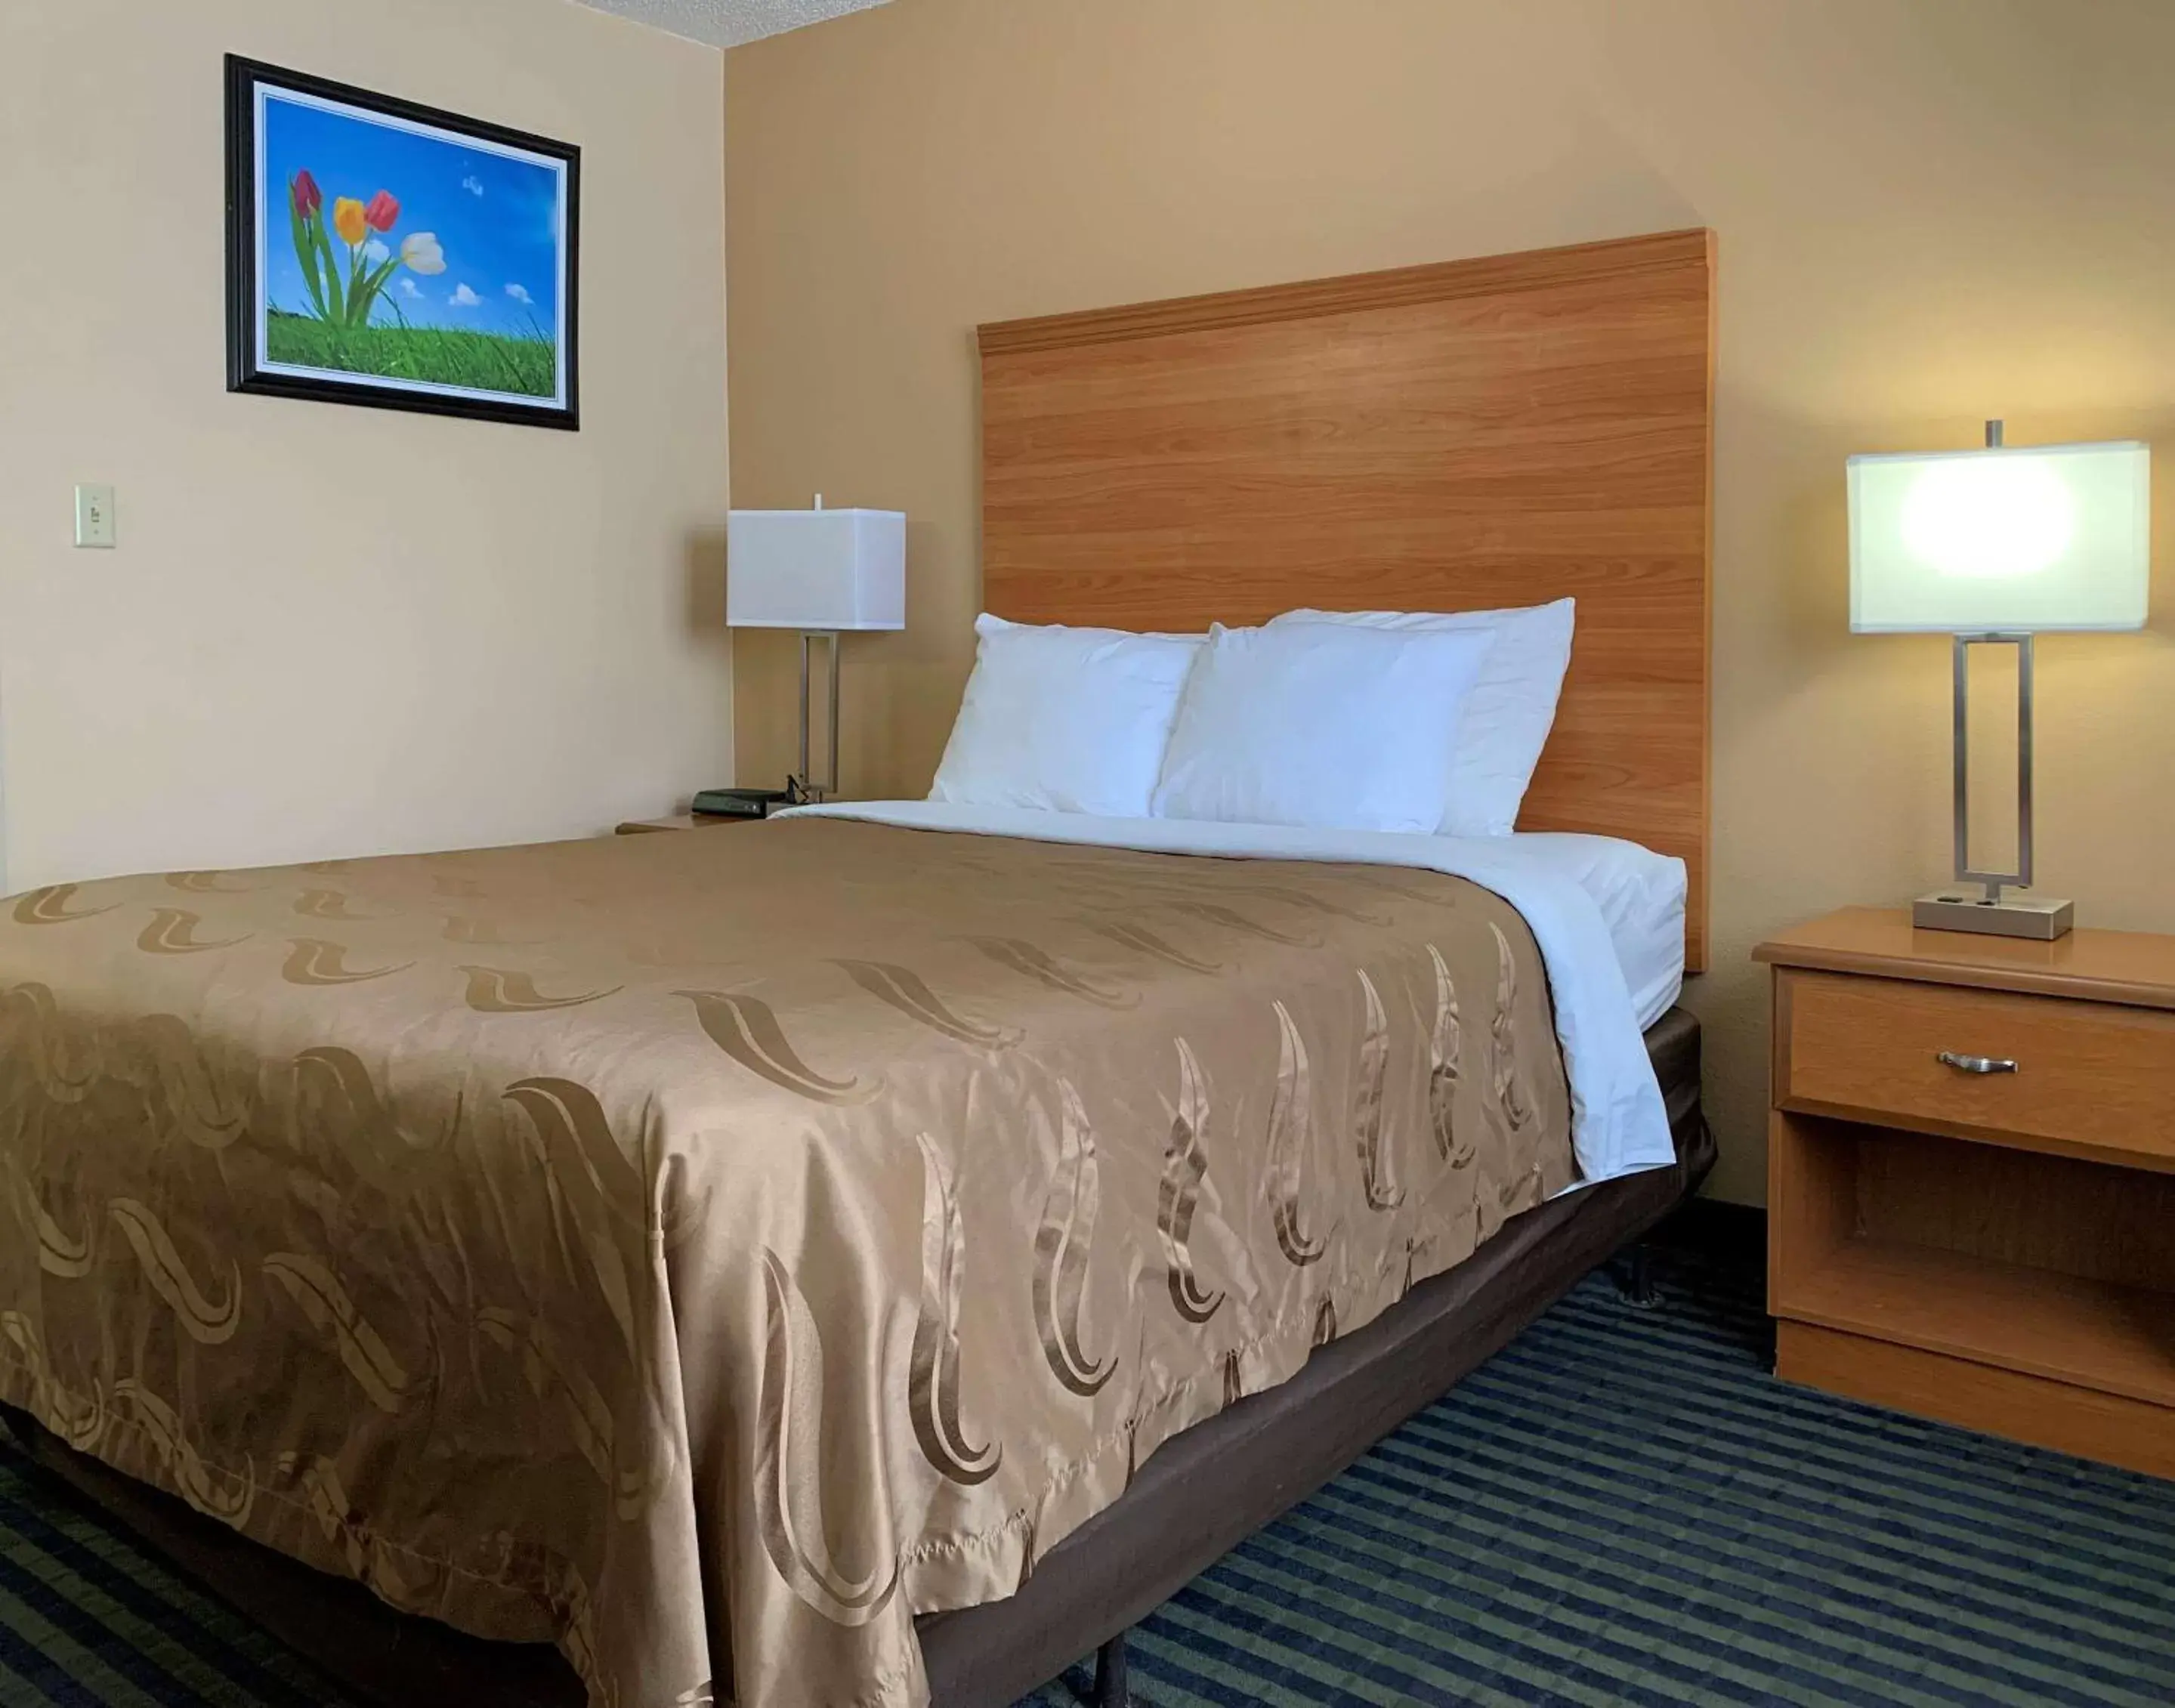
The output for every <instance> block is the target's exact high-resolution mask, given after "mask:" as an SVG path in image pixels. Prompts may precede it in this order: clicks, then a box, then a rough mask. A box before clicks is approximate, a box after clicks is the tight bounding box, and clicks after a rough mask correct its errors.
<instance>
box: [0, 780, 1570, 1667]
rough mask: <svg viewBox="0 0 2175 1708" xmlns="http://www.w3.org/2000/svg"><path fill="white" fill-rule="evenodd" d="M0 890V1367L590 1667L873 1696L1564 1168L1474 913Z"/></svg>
mask: <svg viewBox="0 0 2175 1708" xmlns="http://www.w3.org/2000/svg"><path fill="white" fill-rule="evenodd" d="M0 908H4V915H0V1397H4V1398H5V1399H7V1400H8V1401H9V1402H13V1403H14V1404H17V1405H19V1406H22V1407H25V1408H27V1409H29V1410H30V1411H31V1412H35V1414H36V1415H37V1416H38V1417H39V1418H41V1419H42V1420H43V1421H44V1422H45V1423H46V1424H47V1425H48V1426H49V1427H50V1428H52V1429H55V1430H57V1431H58V1432H59V1433H60V1434H62V1435H63V1436H65V1437H66V1438H67V1439H68V1440H70V1441H71V1442H73V1444H74V1445H77V1446H78V1447H79V1448H82V1449H84V1450H88V1451H89V1452H92V1453H95V1454H96V1455H97V1456H100V1458H102V1459H105V1460H106V1461H109V1462H110V1463H111V1464H113V1465H116V1466H117V1467H120V1468H121V1469H122V1470H123V1471H126V1472H130V1473H133V1475H135V1476H137V1477H139V1478H144V1480H146V1481H148V1482H150V1483H156V1484H158V1485H160V1486H161V1487H163V1488H168V1489H171V1490H174V1491H176V1492H177V1493H179V1494H182V1496H183V1497H185V1498H186V1499H187V1500H189V1501H190V1502H191V1503H192V1504H193V1505H195V1506H197V1507H198V1508H200V1509H202V1510H204V1511H207V1512H209V1513H213V1514H215V1515H217V1516H220V1517H221V1518H223V1519H225V1520H226V1521H228V1522H230V1523H231V1524H233V1525H234V1526H236V1527H238V1528H239V1529H241V1530H242V1531H243V1532H247V1534H249V1535H251V1536H252V1537H257V1538H258V1539H260V1540H262V1541H263V1542H266V1543H270V1544H272V1545H273V1546H274V1547H276V1548H281V1549H284V1550H285V1551H286V1552H288V1553H291V1554H295V1555H298V1556H300V1557H301V1558H302V1559H306V1560H309V1561H311V1562H312V1563H313V1564H317V1565H318V1566H320V1567H323V1568H325V1569H327V1570H334V1571H339V1572H345V1573H350V1574H352V1575H355V1576H356V1577H359V1578H361V1579H362V1580H363V1581H366V1582H367V1583H368V1584H370V1585H371V1586H372V1587H373V1588H374V1589H375V1590H377V1591H378V1593H380V1594H381V1595H382V1596H383V1597H386V1598H387V1599H388V1601H391V1602H394V1603H395V1604H397V1605H399V1606H400V1607H403V1608H410V1609H414V1610H417V1611H420V1612H422V1613H431V1614H435V1615H437V1616H438V1617H440V1618H442V1619H447V1620H450V1621H452V1622H453V1624H458V1625H461V1626H464V1627H466V1628H468V1629H470V1630H473V1631H476V1632H480V1633H482V1634H485V1635H494V1636H503V1637H522V1638H538V1639H540V1638H551V1639H554V1640H557V1641H558V1642H559V1643H560V1644H561V1646H563V1647H564V1649H565V1650H566V1651H567V1654H568V1655H569V1656H570V1657H571V1658H572V1660H573V1662H574V1663H575V1664H576V1666H577V1667H578V1668H579V1669H580V1671H581V1672H582V1673H583V1676H584V1677H585V1678H587V1679H588V1683H589V1684H590V1687H591V1690H592V1694H593V1696H594V1699H595V1700H598V1701H600V1702H603V1703H608V1704H619V1705H626V1708H652V1705H664V1704H692V1703H708V1702H711V1701H712V1700H716V1701H718V1702H720V1703H722V1702H724V1701H727V1700H738V1701H740V1702H741V1703H743V1704H747V1705H751V1708H844V1705H848V1704H861V1703H869V1704H874V1703H886V1704H913V1703H918V1702H920V1701H922V1700H925V1696H926V1694H927V1693H926V1687H925V1683H924V1680H923V1677H922V1673H921V1667H920V1656H919V1649H918V1647H917V1646H916V1643H915V1640H914V1632H913V1623H912V1621H913V1616H914V1614H915V1613H922V1612H928V1611H931V1610H934V1609H937V1608H949V1607H957V1606H962V1605H966V1604H969V1603H974V1602H982V1601H986V1600H989V1599H992V1598H995V1597H1002V1596H1004V1595H1006V1594H1007V1593H1009V1592H1010V1591H1012V1589H1013V1588H1014V1587H1015V1586H1017V1584H1018V1583H1019V1582H1020V1581H1022V1578H1023V1577H1024V1576H1025V1575H1026V1574H1027V1573H1028V1571H1030V1570H1032V1568H1033V1562H1034V1560H1035V1559H1036V1558H1037V1557H1038V1555H1039V1554H1040V1553H1044V1552H1046V1551H1047V1550H1048V1549H1049V1548H1050V1547H1051V1546H1052V1545H1053V1544H1054V1543H1056V1542H1057V1541H1058V1540H1059V1539H1060V1537H1063V1536H1064V1535H1066V1533H1067V1532H1069V1531H1071V1529H1072V1528H1074V1527H1075V1526H1077V1525H1078V1524H1079V1523H1081V1522H1082V1521H1083V1520H1084V1519H1085V1518H1087V1517H1088V1516H1090V1515H1091V1514H1093V1512H1095V1511H1096V1510H1099V1509H1100V1508H1102V1507H1104V1506H1105V1505H1109V1503H1110V1502H1111V1501H1112V1500H1114V1499H1115V1498H1116V1497H1117V1496H1118V1495H1119V1494H1120V1493H1121V1492H1122V1491H1123V1490H1124V1488H1125V1484H1126V1482H1127V1480H1128V1478H1129V1477H1130V1476H1131V1472H1132V1469H1133V1467H1135V1466H1136V1465H1137V1464H1138V1463H1139V1462H1140V1461H1142V1459H1143V1458H1145V1457H1146V1456H1147V1454H1148V1453H1150V1452H1151V1451H1153V1450H1154V1448H1155V1447H1156V1445H1158V1443H1159V1442H1161V1441H1163V1440H1165V1439H1166V1438H1168V1437H1169V1436H1170V1435H1171V1434H1174V1433H1175V1432H1176V1431H1178V1430H1180V1429H1183V1428H1185V1426H1186V1425H1188V1424H1190V1423H1195V1422H1196V1421H1198V1420H1199V1419H1201V1418H1205V1417H1207V1416H1209V1415H1210V1414H1212V1412H1216V1411H1217V1410H1218V1408H1220V1407H1223V1405H1225V1404H1227V1403H1229V1401H1230V1400H1231V1399H1232V1398H1233V1397H1234V1396H1237V1395H1240V1394H1243V1393H1245V1392H1248V1391H1251V1390H1255V1389H1257V1388H1260V1387H1261V1386H1262V1385H1266V1384H1269V1383H1273V1382H1276V1381H1278V1380H1282V1379H1283V1378H1284V1377H1285V1376H1287V1375H1289V1374H1291V1373H1292V1372H1293V1371H1294V1369H1297V1368H1298V1366H1299V1364H1301V1363H1302V1362H1303V1361H1304V1359H1305V1358H1306V1356H1307V1353H1308V1352H1309V1350H1310V1347H1312V1346H1314V1345H1315V1344H1318V1343H1320V1342H1321V1341H1323V1340H1324V1339H1326V1337H1331V1336H1333V1335H1335V1334H1337V1333H1338V1332H1339V1331H1342V1330H1348V1329H1350V1328H1352V1327H1354V1326H1358V1325H1359V1324H1360V1323H1363V1322H1364V1321H1366V1320H1369V1319H1370V1318H1371V1317H1373V1316H1374V1315H1375V1314H1376V1313H1378V1312H1379V1311H1380V1310H1382V1309H1384V1308H1385V1307H1386V1306H1387V1305H1389V1304H1391V1303H1393V1302H1394V1301H1395V1300H1396V1299H1398V1298H1399V1297H1400V1296H1401V1295H1402V1293H1404V1292H1405V1290H1406V1289H1407V1288H1409V1287H1410V1286H1411V1284H1412V1283H1413V1281H1414V1280H1415V1279H1417V1278H1420V1277H1425V1276H1428V1275H1430V1274H1433V1273H1435V1272H1439V1271H1440V1270H1443V1269H1445V1268H1447V1267H1449V1266H1451V1265H1452V1264H1454V1263H1456V1262H1457V1261H1459V1260H1460V1259H1462V1257H1464V1256H1465V1255H1467V1253H1468V1252H1470V1251H1471V1250H1472V1249H1473V1245H1474V1244H1475V1243H1476V1242H1477V1241H1478V1240H1480V1239H1484V1238H1486V1237H1487V1236H1488V1234H1489V1233H1490V1232H1492V1231H1493V1230H1494V1228H1496V1226H1497V1225H1498V1224H1499V1223H1500V1222H1501V1220H1502V1218H1503V1217H1505V1215H1506V1214H1508V1213H1511V1212H1516V1211H1518V1210H1520V1209H1522V1208H1525V1207H1527V1206H1530V1205H1532V1204H1534V1203H1536V1202H1538V1201H1539V1200H1540V1199H1541V1198H1542V1197H1543V1196H1545V1195H1547V1194H1549V1193H1550V1192H1552V1191H1554V1190H1556V1189H1558V1188H1559V1187H1561V1186H1563V1185H1565V1184H1566V1183H1567V1182H1568V1181H1569V1180H1570V1179H1571V1178H1572V1174H1573V1166H1574V1165H1573V1163H1572V1158H1571V1150H1570V1140H1569V1128H1570V1116H1569V1108H1568V1097H1567V1093H1566V1090H1565V1080H1564V1075H1563V1070H1562V1064H1561V1060H1560V1055H1559V1050H1558V1048H1557V1045H1556V1042H1555V1038H1554V1032H1553V1028H1552V1023H1551V1016H1550V1009H1549V995H1548V991H1547V989H1546V985H1545V981H1544V979H1543V973H1542V971H1541V967H1540V962H1539V958H1538V955H1537V953H1536V952H1535V950H1534V947H1533V944H1532V939H1531V937H1530V935H1528V933H1527V930H1526V928H1525V926H1524V924H1522V922H1521V920H1520V919H1519V918H1518V916H1517V915H1516V913H1515V912H1513V911H1512V909H1511V908H1510V907H1508V906H1507V905H1506V904H1505V903H1503V902H1501V901H1500V900H1499V899H1497V898H1496V897H1494V896H1492V895H1490V894H1489V893H1488V892H1484V891H1483V890H1480V889H1478V888H1477V887H1474V886H1473V885H1471V884H1468V883H1466V882H1464V881H1461V880H1457V879H1454V878H1449V877H1443V876H1437V875H1435V874H1432V873H1426V872H1418V871H1406V870H1395V869H1385V868H1381V867H1370V866H1343V865H1298V864H1286V863H1282V862H1268V861H1258V860H1226V859H1206V858H1184V857H1177V856H1171V855H1163V854H1141V853H1132V852H1126V851H1121V850H1109V849H1085V848H1078V847H1060V846H1054V845H1048V844H1042V843H1029V842H1019V841H1008V840H998V839H994V838H979V837H971V836H966V835H957V834H941V833H929V832H914V831H908V830H899V829H891V828H886V827H879V826H876V825H870V824H860V823H853V822H846V821H784V822H780V823H776V824H769V825H762V826H757V827H739V828H732V829H721V830H716V831H705V832H699V833H695V834H688V835H678V836H654V837H644V838H625V839H621V840H618V841H611V840H600V841H595V842H587V843H564V844H559V845H556V846H552V847H546V848H533V849H503V850H496V851H491V852H482V853H473V854H445V855H437V856H431V857H426V858H416V859H378V860H361V861H354V862H346V863H334V864H330V865H314V866H306V867H297V868H293V869H287V870H263V871H247V872H195V873H180V874H176V875H173V876H154V877H143V878H132V879H123V880H117V881H110V882H104V883H96V884H86V885H83V886H80V887H79V886H74V885H62V886H59V887H55V888H51V889H46V890H42V891H38V892H33V893H31V894H29V895H26V896H24V897H20V898H19V899H18V900H16V901H14V902H13V903H6V904H0Z"/></svg>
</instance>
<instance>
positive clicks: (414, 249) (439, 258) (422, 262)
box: [400, 231, 446, 273]
mask: <svg viewBox="0 0 2175 1708" xmlns="http://www.w3.org/2000/svg"><path fill="white" fill-rule="evenodd" d="M400 259H401V261H402V263H404V265H405V266H407V267H408V268H410V269H411V270H413V271H415V272H417V273H443V272H444V271H445V270H446V252H445V251H444V250H442V249H441V248H440V247H438V237H437V233H436V232H434V231H416V232H413V233H411V234H410V236H406V237H404V238H402V239H401V240H400Z"/></svg>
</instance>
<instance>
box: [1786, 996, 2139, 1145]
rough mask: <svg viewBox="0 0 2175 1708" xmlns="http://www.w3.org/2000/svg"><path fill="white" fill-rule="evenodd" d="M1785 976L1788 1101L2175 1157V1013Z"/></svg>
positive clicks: (1915, 1123) (1791, 1105)
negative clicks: (1982, 1068)
mask: <svg viewBox="0 0 2175 1708" xmlns="http://www.w3.org/2000/svg"><path fill="white" fill-rule="evenodd" d="M1779 976H1780V979H1781V984H1780V987H1779V992H1778V994H1779V995H1780V999H1781V1000H1780V1003H1779V1006H1778V1007H1777V1010H1776V1018H1777V1021H1778V1022H1779V1024H1778V1028H1777V1036H1776V1098H1775V1100H1776V1103H1777V1105H1779V1106H1780V1107H1781V1108H1783V1109H1793V1110H1802V1111H1809V1112H1812V1113H1816V1114H1836V1115H1841V1116H1843V1117H1845V1118H1847V1119H1855V1120H1875V1121H1887V1122H1892V1123H1894V1124H1896V1125H1904V1126H1912V1127H1918V1128H1922V1129H1923V1130H1926V1131H1933V1132H1947V1133H1956V1134H1961V1135H1964V1136H1971V1137H1975V1138H1984V1139H1990V1140H1993V1141H1995V1142H2002V1141H2008V1142H2010V1143H2018V1144H2022V1145H2025V1146H2026V1147H2039V1148H2046V1149H2053V1150H2064V1151H2072V1152H2120V1153H2123V1154H2126V1155H2131V1156H2137V1157H2140V1158H2153V1159H2155V1161H2156V1163H2157V1164H2158V1165H2159V1166H2162V1167H2168V1166H2175V1014H2170V1013H2168V1012H2166V1011H2161V1010H2158V1009H2147V1008H2129V1007H2123V1006H2117V1005H2114V1004H2112V1003H2104V1002H2079V1001H2073V1000H2064V999H2062V998H2058V997H2048V996H2026V995H2014V994H2011V993H2009V992H2005V991H1996V990H1969V989H1965V988H1961V987H1959V986H1955V985H1946V984H1917V983H1912V982H1909V981H1907V980H1903V979H1881V978H1869V977H1860V976H1856V975H1852V974H1847V973H1819V972H1811V971H1807V970H1803V969H1791V970H1788V971H1785V972H1781V973H1780V974H1779ZM1944 1054H1945V1055H1952V1056H1955V1057H1957V1058H1962V1059H1964V1063H1963V1064H1959V1063H1952V1062H1949V1061H1944V1060H1943V1059H1942V1058H1943V1056H1944ZM1973 1061H1976V1062H1977V1063H1980V1064H1989V1063H1990V1064H1996V1065H1999V1064H2004V1063H2008V1062H2014V1063H2015V1069H2014V1071H1993V1072H1973V1071H1970V1068H1969V1066H1968V1065H1964V1064H1968V1063H1970V1062H1973ZM2035 1141H2037V1143H2036V1146H2035Z"/></svg>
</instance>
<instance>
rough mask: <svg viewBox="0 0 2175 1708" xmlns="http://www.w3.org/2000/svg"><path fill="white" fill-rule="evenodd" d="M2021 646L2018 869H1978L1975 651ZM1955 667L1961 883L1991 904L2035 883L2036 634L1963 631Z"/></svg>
mask: <svg viewBox="0 0 2175 1708" xmlns="http://www.w3.org/2000/svg"><path fill="white" fill-rule="evenodd" d="M1983 646H2010V647H2015V648H2016V870H2015V871H2013V872H1982V871H1974V870H1972V863H1971V649H1972V648H1973V647H1983ZM1953 657H1954V659H1955V767H1956V775H1955V818H1956V823H1955V843H1956V881H1958V882H1959V883H1977V884H1984V885H1985V886H1986V900H1987V905H1988V906H1989V907H1993V906H1998V905H1999V903H2000V901H2001V887H2002V886H2003V885H2004V884H2015V885H2017V886H2018V887H2020V888H2025V889H2029V888H2030V887H2031V636H2030V635H2029V634H1985V635H1958V636H1957V637H1955V646H1954V648H1953Z"/></svg>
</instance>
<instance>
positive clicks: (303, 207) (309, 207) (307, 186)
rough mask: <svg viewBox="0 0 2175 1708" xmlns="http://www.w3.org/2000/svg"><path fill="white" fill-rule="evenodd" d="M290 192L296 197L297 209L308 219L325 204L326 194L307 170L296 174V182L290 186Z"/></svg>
mask: <svg viewBox="0 0 2175 1708" xmlns="http://www.w3.org/2000/svg"><path fill="white" fill-rule="evenodd" d="M288 193H289V194H290V195H291V196H292V197H293V198H295V211H296V213H297V214H300V215H301V217H302V218H303V219H305V220H306V219H308V218H309V217H310V215H311V214H314V213H316V212H317V209H319V208H321V207H323V205H324V201H325V198H324V196H323V192H320V191H319V190H318V188H317V180H316V179H315V178H313V177H312V176H310V175H309V173H308V172H307V171H300V172H297V173H296V174H295V182H293V183H292V184H290V185H289V186H288Z"/></svg>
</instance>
